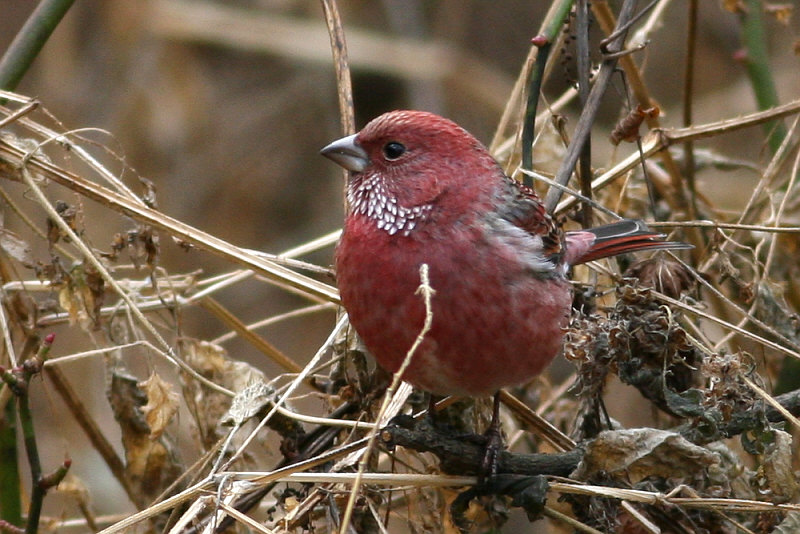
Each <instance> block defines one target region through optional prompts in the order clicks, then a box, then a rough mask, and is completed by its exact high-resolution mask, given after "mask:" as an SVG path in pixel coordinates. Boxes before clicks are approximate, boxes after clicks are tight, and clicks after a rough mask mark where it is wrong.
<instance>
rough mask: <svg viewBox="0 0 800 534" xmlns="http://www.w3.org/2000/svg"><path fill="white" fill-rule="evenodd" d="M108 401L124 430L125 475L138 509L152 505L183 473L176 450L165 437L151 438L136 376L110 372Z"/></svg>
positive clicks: (119, 371)
mask: <svg viewBox="0 0 800 534" xmlns="http://www.w3.org/2000/svg"><path fill="white" fill-rule="evenodd" d="M107 395H108V400H109V402H110V404H111V408H112V410H113V412H114V418H115V419H116V420H117V423H118V424H119V426H120V430H121V431H122V445H123V447H124V448H125V473H126V475H127V477H128V481H129V483H130V485H131V487H132V488H133V489H134V492H133V494H134V495H135V496H136V497H137V504H138V505H139V506H149V505H150V504H151V503H152V500H153V499H155V498H156V497H157V496H158V495H159V494H160V493H161V492H162V491H164V490H165V489H166V488H167V487H168V486H169V485H170V484H172V483H173V482H174V481H175V479H177V478H178V476H180V474H181V473H182V472H183V470H184V466H183V465H182V464H181V462H180V459H179V456H178V453H177V450H176V449H175V447H174V446H173V445H172V443H171V442H170V441H169V440H168V438H167V435H166V434H162V435H161V436H160V437H158V438H156V439H151V431H150V426H149V425H148V423H147V420H146V418H145V415H144V412H143V407H144V406H145V405H146V404H147V398H146V396H145V394H144V392H143V391H142V390H141V389H140V388H139V386H138V381H137V380H136V378H135V377H133V376H131V375H129V374H127V373H126V372H125V371H124V370H122V369H112V370H111V383H110V384H109V387H108V392H107Z"/></svg>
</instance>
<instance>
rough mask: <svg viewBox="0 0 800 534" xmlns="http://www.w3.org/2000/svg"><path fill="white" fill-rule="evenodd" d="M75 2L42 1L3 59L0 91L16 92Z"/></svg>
mask: <svg viewBox="0 0 800 534" xmlns="http://www.w3.org/2000/svg"><path fill="white" fill-rule="evenodd" d="M73 2H75V0H42V1H41V2H39V5H38V6H36V9H34V11H33V13H31V16H30V17H28V20H27V21H26V22H25V24H24V25H23V26H22V29H21V30H20V31H19V33H18V34H17V36H16V37H15V38H14V41H13V42H12V43H11V46H9V47H8V50H7V51H6V53H5V54H4V55H3V58H2V59H0V89H5V90H7V91H12V90H14V88H16V87H17V84H18V83H19V81H20V80H21V79H22V76H23V75H24V74H25V72H27V70H28V68H30V66H31V63H33V60H34V59H36V56H37V55H39V51H40V50H41V49H42V47H43V46H44V44H45V43H46V42H47V40H48V39H49V38H50V35H51V34H52V33H53V30H55V28H56V26H58V23H59V22H61V19H62V18H63V17H64V15H65V14H66V12H67V10H69V8H70V6H72V4H73Z"/></svg>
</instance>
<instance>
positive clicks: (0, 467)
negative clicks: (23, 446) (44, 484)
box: [0, 402, 22, 526]
mask: <svg viewBox="0 0 800 534" xmlns="http://www.w3.org/2000/svg"><path fill="white" fill-rule="evenodd" d="M16 417H17V412H16V410H15V409H14V402H7V403H6V406H5V410H4V414H3V417H2V418H0V519H3V520H5V521H7V522H8V523H10V524H12V525H16V526H22V502H21V500H20V497H21V496H20V491H19V463H18V462H19V457H18V455H17V440H16V428H15V426H16V425H15V422H16Z"/></svg>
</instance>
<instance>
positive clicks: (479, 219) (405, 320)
mask: <svg viewBox="0 0 800 534" xmlns="http://www.w3.org/2000/svg"><path fill="white" fill-rule="evenodd" d="M322 154H323V155H325V156H327V157H329V158H330V159H332V160H333V161H335V162H337V163H338V164H340V165H342V166H343V167H345V168H346V169H348V170H350V171H351V174H350V178H349V180H348V184H347V196H348V200H349V204H350V210H349V212H348V214H347V217H346V220H345V225H344V232H343V234H342V239H341V241H340V243H339V246H338V248H337V251H336V272H337V280H338V286H339V291H340V293H341V298H342V302H343V304H344V307H345V309H346V310H347V313H348V315H349V317H350V321H351V323H352V325H353V326H354V327H355V329H356V331H357V332H358V333H359V335H360V336H361V338H362V339H363V340H364V343H365V344H366V346H367V348H368V349H369V350H370V352H372V354H373V355H374V356H375V358H376V360H377V361H378V363H379V364H380V365H382V366H383V367H384V368H386V369H387V370H389V371H392V372H394V371H396V370H397V369H398V368H399V366H400V364H401V362H402V361H403V359H404V358H405V355H406V353H407V352H408V350H409V348H410V347H411V345H412V343H413V342H414V339H415V338H416V336H417V335H418V334H419V332H420V330H421V329H422V325H423V320H424V315H425V309H424V305H423V301H422V298H421V297H420V296H419V295H418V294H416V290H417V288H418V286H419V284H420V275H419V268H420V266H421V265H422V264H423V263H426V264H428V268H429V276H430V284H431V286H432V287H433V289H434V290H435V291H436V293H435V295H434V296H433V299H432V308H433V323H432V326H431V330H430V332H429V333H428V334H427V336H426V337H425V340H424V342H423V343H422V345H421V346H420V348H419V350H418V351H417V352H416V353H415V355H414V358H413V360H412V363H411V365H410V367H409V368H408V369H407V371H406V373H405V375H404V376H403V378H404V379H405V380H407V381H408V382H410V383H411V384H413V385H414V386H416V387H419V388H422V389H425V390H427V391H431V392H433V393H436V394H439V395H444V394H457V395H471V396H480V395H489V394H492V393H494V392H496V391H497V390H498V389H499V388H502V387H506V386H512V385H516V384H521V383H523V382H526V381H528V380H530V379H531V378H533V377H534V376H536V375H537V374H539V373H541V372H542V371H543V370H544V368H545V367H546V366H547V365H548V364H549V363H550V362H551V361H552V359H553V358H554V357H555V356H556V355H557V354H558V353H559V352H560V350H561V345H562V338H563V335H564V330H565V328H566V326H567V323H568V320H569V314H570V304H571V299H572V297H571V288H570V284H569V281H568V280H567V278H566V274H567V271H568V268H569V266H570V265H575V264H578V263H581V262H585V261H589V260H593V259H598V258H603V257H607V256H611V255H615V254H622V253H625V252H630V251H634V250H644V249H652V248H685V246H686V245H684V244H682V243H670V242H665V241H662V240H661V238H662V236H661V235H660V234H656V233H653V232H651V231H650V230H649V229H647V227H646V226H645V225H644V224H643V223H641V222H639V221H632V220H623V221H620V222H618V223H613V224H611V225H607V226H603V227H598V228H595V229H591V230H584V231H577V232H567V233H566V234H564V233H562V232H561V230H560V229H559V228H558V227H557V226H556V225H555V224H554V222H553V220H552V219H551V218H550V216H549V215H548V214H547V213H546V211H545V209H544V206H543V205H542V203H541V201H540V200H539V198H538V197H537V196H536V194H535V193H534V192H533V191H532V190H530V189H528V188H526V187H524V186H522V185H521V184H519V183H518V182H517V181H515V180H512V179H511V178H508V177H507V176H506V175H505V174H504V173H503V171H502V169H501V168H500V166H499V165H498V164H497V162H496V161H495V160H494V159H493V158H492V156H491V155H490V154H489V152H488V150H486V148H485V147H484V146H483V145H482V144H481V143H480V142H479V141H478V140H477V139H475V138H474V137H473V136H472V135H470V134H469V133H468V132H467V131H466V130H464V129H463V128H461V127H459V126H458V125H456V124H455V123H453V122H452V121H449V120H447V119H444V118H442V117H439V116H437V115H434V114H431V113H426V112H420V111H393V112H390V113H386V114H384V115H381V116H380V117H378V118H376V119H374V120H373V121H372V122H370V123H369V124H367V126H366V127H365V128H364V129H363V130H362V131H361V132H359V133H358V134H356V135H353V136H349V137H345V138H343V139H340V140H338V141H335V142H333V143H331V144H330V145H328V146H327V147H325V148H324V149H323V150H322Z"/></svg>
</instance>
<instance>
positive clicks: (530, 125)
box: [522, 0, 573, 187]
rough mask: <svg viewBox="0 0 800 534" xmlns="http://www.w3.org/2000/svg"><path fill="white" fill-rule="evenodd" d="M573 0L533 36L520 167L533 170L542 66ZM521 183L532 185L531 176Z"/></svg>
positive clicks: (561, 6) (565, 4) (542, 75)
mask: <svg viewBox="0 0 800 534" xmlns="http://www.w3.org/2000/svg"><path fill="white" fill-rule="evenodd" d="M572 2H573V0H562V1H561V4H560V5H559V7H558V11H557V12H556V14H555V16H554V17H553V18H552V19H551V21H550V24H549V25H548V26H547V27H546V28H545V29H544V31H543V32H542V33H541V34H540V35H538V36H537V37H536V38H535V42H536V46H538V48H539V50H538V51H537V53H536V63H535V64H534V66H533V68H531V71H530V74H529V76H528V102H527V105H526V106H525V120H524V122H523V124H522V168H523V169H525V170H528V171H532V170H533V137H534V133H535V129H536V109H537V107H538V105H539V92H540V91H541V88H542V81H543V79H544V68H545V65H547V59H548V58H549V56H550V48H551V47H552V45H553V43H554V42H555V41H556V39H558V32H560V31H561V28H562V27H563V26H564V21H565V20H566V19H567V15H569V11H570V9H572ZM522 180H523V183H524V184H525V185H527V186H528V187H533V178H531V177H530V176H528V175H527V174H526V175H524V176H523V178H522Z"/></svg>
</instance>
